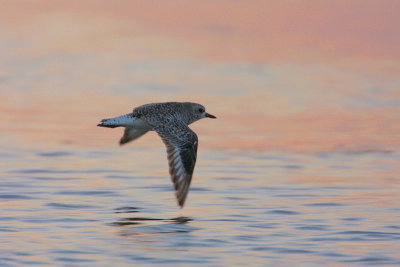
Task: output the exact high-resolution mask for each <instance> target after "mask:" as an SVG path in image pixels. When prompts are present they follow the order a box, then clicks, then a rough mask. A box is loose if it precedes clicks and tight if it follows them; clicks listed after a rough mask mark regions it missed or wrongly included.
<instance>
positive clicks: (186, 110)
mask: <svg viewBox="0 0 400 267" xmlns="http://www.w3.org/2000/svg"><path fill="white" fill-rule="evenodd" d="M205 117H209V118H215V116H213V115H211V114H208V113H206V112H205V108H204V107H203V106H202V105H200V104H196V103H191V102H183V103H180V102H166V103H152V104H146V105H142V106H139V107H137V108H135V109H134V110H133V112H132V113H130V114H127V115H123V116H119V117H115V118H111V119H104V120H102V121H101V123H100V124H98V126H102V127H110V128H114V127H119V126H122V127H125V131H124V135H123V137H122V138H121V140H120V144H121V145H122V144H125V143H127V142H130V141H132V140H135V139H137V138H139V137H140V136H142V135H144V134H145V133H146V132H148V131H152V130H153V131H155V132H157V134H158V135H159V136H160V137H161V139H162V140H163V142H164V144H165V146H166V147H167V154H168V163H169V173H170V175H171V180H172V182H173V183H174V187H175V193H176V197H177V200H178V204H179V206H181V207H183V205H184V203H185V199H186V196H187V194H188V192H189V186H190V182H191V180H192V175H193V170H194V167H195V164H196V156H197V146H198V139H197V135H196V133H195V132H193V131H192V130H191V129H190V128H189V127H188V125H189V124H191V123H193V122H195V121H197V120H199V119H202V118H205Z"/></svg>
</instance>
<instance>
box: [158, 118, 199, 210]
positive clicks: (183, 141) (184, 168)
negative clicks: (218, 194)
mask: <svg viewBox="0 0 400 267" xmlns="http://www.w3.org/2000/svg"><path fill="white" fill-rule="evenodd" d="M154 130H155V131H156V132H157V133H158V135H159V136H160V137H161V139H162V140H163V142H164V144H165V145H166V147H167V154H168V163H169V173H170V175H171V180H172V182H173V183H174V186H175V195H176V198H177V199H178V203H179V206H181V207H183V204H184V203H185V199H186V196H187V194H188V192H189V186H190V182H191V180H192V174H193V170H194V166H195V164H196V157H197V143H198V140H197V135H196V133H195V132H193V131H192V130H191V129H190V128H189V127H188V126H187V125H186V124H184V123H183V122H179V121H174V122H171V123H169V124H168V125H164V126H159V127H154Z"/></svg>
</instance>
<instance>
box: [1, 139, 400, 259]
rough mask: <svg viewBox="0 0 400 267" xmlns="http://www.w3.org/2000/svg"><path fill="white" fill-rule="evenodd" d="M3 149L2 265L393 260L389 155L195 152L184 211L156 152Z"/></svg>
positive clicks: (398, 232) (393, 184)
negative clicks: (177, 201) (189, 188)
mask: <svg viewBox="0 0 400 267" xmlns="http://www.w3.org/2000/svg"><path fill="white" fill-rule="evenodd" d="M2 151H3V152H2V154H1V161H2V164H3V173H2V174H1V180H0V205H1V210H2V214H1V215H0V231H1V236H0V242H1V243H2V247H1V256H0V264H1V265H2V266H7V265H10V266H13V265H21V264H31V265H35V264H37V265H42V264H49V265H58V264H65V265H79V264H81V265H87V264H90V265H96V266H109V265H111V264H113V265H115V264H117V265H126V264H138V265H143V264H157V263H167V264H171V265H173V264H187V265H193V264H202V265H214V266H215V265H233V264H235V265H242V264H243V265H247V264H252V265H265V264H279V265H321V264H334V265H336V266H338V265H339V266H340V265H343V266H346V265H349V264H353V263H358V264H361V265H364V264H371V265H376V264H392V265H396V264H400V256H399V254H398V251H400V216H399V214H400V208H399V207H400V205H399V204H400V194H399V189H400V188H399V184H400V183H399V180H398V179H399V177H398V173H399V170H400V169H399V165H398V164H397V163H398V162H399V159H400V156H399V155H398V154H395V153H389V152H373V151H369V152H368V151H366V152H365V153H337V154H316V155H313V156H304V155H295V154H293V155H290V154H286V155H284V154H268V153H261V152H253V151H229V150H226V151H224V150H221V151H213V150H200V151H199V158H198V163H197V166H196V170H195V176H194V180H193V184H192V188H191V191H190V194H189V197H188V200H187V203H186V206H185V207H184V209H179V208H178V207H177V205H176V203H175V199H174V194H173V190H172V184H171V183H170V181H169V178H168V176H167V174H168V173H167V162H166V159H165V152H164V148H163V147H161V146H160V148H159V149H143V148H142V149H140V148H135V146H134V145H132V146H130V147H127V148H118V147H115V148H109V149H102V150H93V149H89V150H81V151H79V150H59V151H35V150H24V149H14V150H12V149H10V147H3V149H2Z"/></svg>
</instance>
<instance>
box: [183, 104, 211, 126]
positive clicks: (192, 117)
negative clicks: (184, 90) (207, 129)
mask: <svg viewBox="0 0 400 267" xmlns="http://www.w3.org/2000/svg"><path fill="white" fill-rule="evenodd" d="M185 106H186V107H187V109H186V110H187V112H188V114H187V115H188V120H189V124H190V123H193V122H195V121H198V120H200V119H202V118H211V119H216V118H217V117H215V116H214V115H211V114H209V113H207V112H206V108H205V107H204V106H203V105H200V104H197V103H190V102H189V103H185Z"/></svg>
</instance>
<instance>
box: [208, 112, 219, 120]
mask: <svg viewBox="0 0 400 267" xmlns="http://www.w3.org/2000/svg"><path fill="white" fill-rule="evenodd" d="M206 117H207V118H211V119H216V118H217V117H215V116H214V115H211V114H209V113H206Z"/></svg>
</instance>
